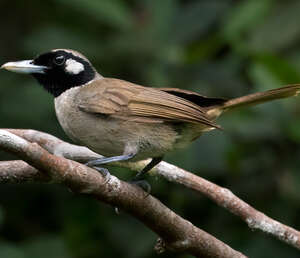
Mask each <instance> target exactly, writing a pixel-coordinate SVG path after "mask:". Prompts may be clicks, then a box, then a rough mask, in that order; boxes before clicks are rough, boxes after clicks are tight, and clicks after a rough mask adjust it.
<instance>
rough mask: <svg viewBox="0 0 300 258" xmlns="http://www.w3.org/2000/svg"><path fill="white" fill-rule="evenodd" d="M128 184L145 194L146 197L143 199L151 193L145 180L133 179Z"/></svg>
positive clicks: (149, 186)
mask: <svg viewBox="0 0 300 258" xmlns="http://www.w3.org/2000/svg"><path fill="white" fill-rule="evenodd" d="M129 183H130V184H133V185H137V186H138V187H140V188H142V189H143V190H144V191H145V192H146V193H147V195H146V196H145V198H146V197H147V196H148V195H150V193H151V185H150V184H149V183H148V181H147V180H145V179H138V180H137V179H133V180H131V181H129Z"/></svg>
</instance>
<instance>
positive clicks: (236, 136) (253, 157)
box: [0, 0, 300, 258]
mask: <svg viewBox="0 0 300 258" xmlns="http://www.w3.org/2000/svg"><path fill="white" fill-rule="evenodd" d="M299 9H300V1H297V0H295V1H275V0H274V1H272V0H259V1H258V0H248V1H237V0H236V1H229V0H219V1H217V0H199V1H196V0H195V1H192V0H186V1H183V0H182V1H179V0H157V1H156V0H141V1H138V0H131V1H122V0H101V1H96V0H95V1H80V0H73V1H67V0H44V1H38V0H33V1H24V0H15V1H3V0H2V1H1V2H0V24H1V26H0V28H1V40H0V63H1V64H2V63H4V62H7V61H13V60H20V59H31V58H32V57H34V56H35V55H37V54H39V53H41V52H44V51H47V50H49V49H52V48H72V49H76V50H78V51H80V52H82V53H84V54H85V55H86V56H87V57H88V58H89V59H90V60H91V62H92V63H93V64H94V65H95V67H96V68H97V70H98V71H99V72H100V73H101V74H102V75H104V76H107V77H116V78H122V79H125V80H129V81H132V82H135V83H139V84H143V85H151V86H161V87H166V86H169V87H178V88H184V89H189V90H194V91H197V92H200V93H202V94H204V95H208V96H220V97H236V96H240V95H243V94H248V93H252V92H255V91H262V90H267V89H271V88H276V87H279V86H282V85H284V84H289V83H300V73H299V68H300V48H299V43H300V27H299ZM299 113H300V98H293V99H289V100H282V101H276V102H273V103H269V104H265V105H261V106H259V107H252V108H244V109H241V110H238V111H235V112H231V113H228V114H225V115H224V116H223V117H222V118H221V119H219V121H218V122H219V124H221V125H222V126H223V127H224V129H225V131H224V132H219V131H214V132H211V133H207V134H205V135H204V136H203V137H201V138H200V139H199V140H198V141H196V142H195V143H194V144H192V145H191V146H190V147H189V148H188V149H186V150H182V151H179V152H176V153H172V154H169V155H168V156H167V157H166V160H167V161H169V162H172V163H173V164H176V165H178V166H180V167H182V168H185V169H187V170H190V171H193V172H194V173H195V174H198V175H200V176H202V177H204V178H206V179H208V180H211V181H213V182H215V183H217V184H219V185H221V186H224V187H227V188H229V189H231V190H232V191H233V192H234V193H235V194H237V195H238V196H239V197H241V198H242V199H243V200H245V201H246V202H248V203H249V204H251V205H253V206H254V207H255V208H257V209H258V210H260V211H262V212H264V213H266V214H267V215H269V216H271V217H273V218H275V219H277V220H279V221H281V222H283V223H286V224H288V225H290V226H293V227H295V228H298V229H299V228H300V220H299V212H300V203H299V200H300V188H299V187H300V171H299V167H300V160H299V154H300V119H299ZM0 127H1V128H33V129H37V130H41V131H45V132H48V133H51V134H53V135H55V136H58V137H61V138H63V139H65V140H68V138H67V137H66V136H65V134H64V133H63V131H62V129H61V128H60V126H59V124H58V122H57V120H56V116H55V112H54V108H53V99H52V97H51V96H50V95H48V94H47V93H46V92H45V91H44V90H43V89H42V88H41V87H39V86H38V85H37V83H36V82H35V81H34V80H33V79H32V78H30V77H29V76H24V75H18V74H14V73H8V72H5V71H1V74H0ZM0 155H1V160H7V159H13V158H14V157H12V156H10V155H8V154H6V153H4V152H0ZM111 172H112V173H113V174H116V175H118V176H119V177H120V178H123V179H128V178H129V177H130V176H132V172H128V171H124V170H121V169H119V170H117V169H111ZM149 181H150V183H151V185H152V194H153V195H154V196H156V197H157V198H159V199H160V200H161V201H162V202H163V203H165V204H166V205H167V206H169V207H170V208H171V209H173V210H174V211H175V212H177V213H178V214H180V215H181V216H183V217H184V218H186V219H188V220H190V221H191V222H193V223H194V224H195V225H196V226H198V227H200V228H202V229H204V230H206V231H207V232H209V233H211V234H213V235H215V236H216V237H217V238H219V239H221V240H222V241H224V242H226V243H227V244H229V245H230V246H232V247H233V248H235V249H237V250H239V251H241V252H243V253H245V254H246V255H249V256H250V257H256V258H259V257H263V258H267V257H289V258H292V257H299V256H300V255H299V252H298V251H296V250H295V249H293V248H291V247H289V246H287V245H286V244H283V243H282V242H280V241H277V240H275V239H273V238H272V237H270V236H268V235H266V234H262V233H260V232H257V231H254V232H253V231H251V230H250V229H249V228H248V227H247V225H246V224H245V223H243V222H242V221H241V220H240V219H239V218H237V217H235V216H233V215H232V214H230V213H229V212H228V211H226V210H224V209H223V208H220V207H218V206H217V205H216V204H215V203H213V202H211V201H210V200H208V199H207V198H205V197H203V196H201V195H199V194H197V193H195V192H193V191H191V190H189V189H185V188H184V187H182V186H179V185H175V184H171V183H168V182H166V181H165V180H164V179H160V178H157V179H156V178H149ZM156 238H157V236H156V235H155V234H153V233H152V232H151V231H150V230H149V229H147V228H146V227H144V226H143V225H142V224H141V223H140V222H138V221H136V220H135V219H133V218H132V217H130V216H128V215H127V214H124V213H122V212H121V214H120V215H119V216H118V215H116V214H115V212H114V210H113V208H112V207H109V206H107V205H104V204H102V203H99V202H97V201H95V200H93V199H89V198H86V197H83V196H76V195H74V194H73V193H71V192H69V191H68V190H67V189H66V188H65V187H62V186H59V185H38V184H33V185H1V186H0V257H1V258H40V257H43V258H53V257H55V258H69V257H72V258H73V257H74V258H94V257H132V258H134V257H146V258H147V257H149V258H150V257H174V255H173V254H171V253H166V254H163V255H160V256H158V255H156V254H155V253H154V251H153V246H154V244H155V241H156ZM178 257H189V256H186V255H179V256H178Z"/></svg>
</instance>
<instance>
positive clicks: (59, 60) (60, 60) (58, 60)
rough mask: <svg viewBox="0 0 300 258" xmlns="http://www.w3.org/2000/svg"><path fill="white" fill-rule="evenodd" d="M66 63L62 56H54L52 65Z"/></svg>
mask: <svg viewBox="0 0 300 258" xmlns="http://www.w3.org/2000/svg"><path fill="white" fill-rule="evenodd" d="M65 61H66V58H65V57H64V56H56V57H54V59H53V63H54V64H56V65H59V66H60V65H63V64H64V63H65Z"/></svg>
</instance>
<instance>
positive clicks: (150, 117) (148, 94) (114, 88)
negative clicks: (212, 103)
mask: <svg viewBox="0 0 300 258" xmlns="http://www.w3.org/2000/svg"><path fill="white" fill-rule="evenodd" d="M76 101H77V103H78V106H79V108H80V109H81V110H83V111H85V112H89V113H97V114H106V115H111V116H112V117H119V118H121V119H134V120H135V121H143V122H144V121H145V120H147V121H148V122H149V121H151V122H163V121H173V122H190V123H201V124H205V125H208V126H211V127H215V128H219V126H218V125H216V124H215V123H214V122H213V121H212V120H210V119H209V118H208V117H207V115H206V114H205V111H204V109H203V108H201V107H200V106H198V105H196V104H195V103H193V102H191V101H188V100H186V99H184V98H181V97H178V96H176V95H173V94H169V93H167V92H165V91H161V90H159V89H156V88H148V87H142V86H139V85H136V84H133V83H129V82H126V81H122V80H118V79H110V78H105V79H100V80H97V81H95V82H93V83H91V84H89V85H87V86H85V87H83V88H81V90H80V91H79V93H78V95H77V96H76Z"/></svg>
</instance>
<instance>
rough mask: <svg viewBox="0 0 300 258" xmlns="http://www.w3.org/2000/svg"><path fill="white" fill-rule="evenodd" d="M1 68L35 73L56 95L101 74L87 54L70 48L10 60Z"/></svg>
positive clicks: (40, 81)
mask: <svg viewBox="0 0 300 258" xmlns="http://www.w3.org/2000/svg"><path fill="white" fill-rule="evenodd" d="M1 68H3V69H6V70H9V71H12V72H18V73H27V74H31V75H33V77H35V78H36V79H37V80H38V82H39V83H40V84H41V85H43V86H44V88H45V89H46V90H47V91H49V92H50V93H51V94H53V95H54V96H55V97H57V96H59V95H60V94H61V93H63V92H64V91H66V90H68V89H70V88H72V87H76V86H83V85H85V84H87V83H89V82H91V81H92V80H94V79H95V78H96V77H97V76H100V75H99V74H98V73H97V72H96V70H95V69H94V67H93V66H92V64H91V63H90V62H89V60H88V59H87V58H86V57H85V56H83V55H82V54H80V53H79V52H77V51H74V50H69V49H54V50H51V51H49V52H47V53H43V54H41V55H39V56H37V57H36V58H34V59H33V60H24V61H17V62H8V63H6V64H4V65H2V66H1Z"/></svg>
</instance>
